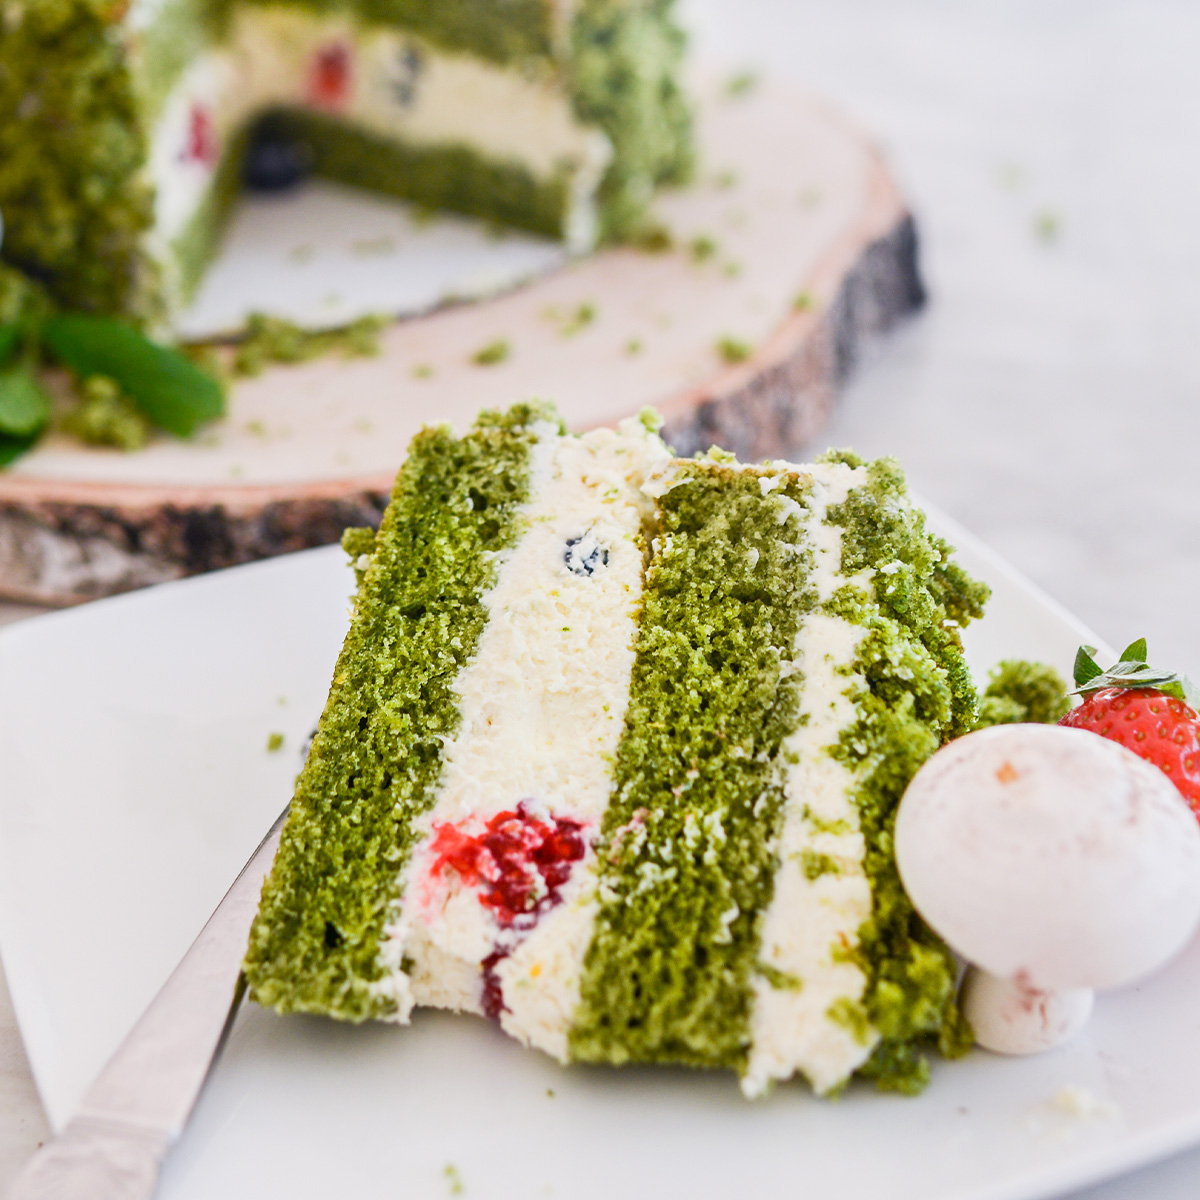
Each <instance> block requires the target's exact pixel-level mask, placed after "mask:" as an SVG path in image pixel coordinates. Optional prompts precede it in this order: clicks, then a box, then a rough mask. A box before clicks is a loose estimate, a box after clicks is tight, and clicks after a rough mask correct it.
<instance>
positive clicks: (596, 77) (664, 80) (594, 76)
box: [568, 0, 695, 241]
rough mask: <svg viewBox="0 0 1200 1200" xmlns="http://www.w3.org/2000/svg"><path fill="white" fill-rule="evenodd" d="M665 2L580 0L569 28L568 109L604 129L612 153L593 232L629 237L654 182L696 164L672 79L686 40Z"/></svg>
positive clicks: (677, 178)
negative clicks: (597, 224)
mask: <svg viewBox="0 0 1200 1200" xmlns="http://www.w3.org/2000/svg"><path fill="white" fill-rule="evenodd" d="M672 8H673V4H672V0H582V3H581V4H580V6H579V11H578V13H577V14H576V16H575V19H574V21H573V22H572V26H571V60H570V63H569V66H568V73H569V82H570V87H571V92H572V95H573V97H574V105H575V112H576V114H577V115H578V117H579V118H580V119H581V120H582V121H585V122H589V123H595V124H597V125H599V126H600V128H601V129H603V130H604V132H605V133H607V134H608V137H609V140H610V141H611V142H612V145H613V158H612V162H611V163H610V164H609V167H608V170H607V172H606V173H605V176H604V180H603V182H602V183H601V186H600V232H601V237H602V238H604V239H606V240H610V241H611V240H625V239H631V238H635V237H636V236H637V235H638V234H639V233H640V232H641V231H642V230H643V228H644V220H645V212H646V206H647V205H648V204H649V202H650V197H651V193H652V192H653V190H654V188H655V187H657V186H658V185H660V184H682V183H686V182H688V180H689V179H690V178H691V176H692V173H693V170H694V168H695V157H694V150H693V144H692V117H691V109H690V107H689V105H688V101H687V98H686V97H685V95H684V94H683V91H682V89H681V88H680V85H679V76H680V73H681V68H682V61H683V52H684V46H685V42H686V39H685V37H684V35H683V33H682V31H681V30H680V29H679V27H678V25H676V23H675V21H674V18H673V15H672Z"/></svg>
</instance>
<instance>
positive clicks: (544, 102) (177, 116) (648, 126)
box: [0, 0, 691, 323]
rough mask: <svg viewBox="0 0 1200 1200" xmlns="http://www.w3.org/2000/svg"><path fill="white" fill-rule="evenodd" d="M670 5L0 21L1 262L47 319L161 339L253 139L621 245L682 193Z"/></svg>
mask: <svg viewBox="0 0 1200 1200" xmlns="http://www.w3.org/2000/svg"><path fill="white" fill-rule="evenodd" d="M670 10H671V0H505V2H504V3H498V2H497V0H346V2H344V3H338V4H327V3H324V2H323V0H290V2H284V0H132V3H126V2H124V0H21V2H20V3H6V4H4V6H3V9H2V14H0V15H2V28H3V36H0V212H2V213H3V214H4V222H5V240H4V245H3V251H2V254H3V257H4V258H5V259H6V260H8V261H9V262H11V263H12V264H14V265H15V266H18V267H19V268H21V269H22V270H24V271H26V272H27V273H29V274H30V275H32V276H33V277H35V278H37V279H39V280H40V281H42V282H43V283H45V284H46V285H47V286H48V288H49V290H50V292H51V294H52V295H53V297H54V299H55V300H56V301H57V302H58V303H60V304H61V305H63V306H64V307H67V308H70V309H76V310H82V311H90V312H102V313H111V314H117V315H122V316H126V317H130V318H133V319H135V320H138V321H150V322H151V323H161V322H163V321H164V320H168V319H169V317H170V314H171V313H172V312H174V311H177V310H178V308H179V307H180V306H181V305H183V304H185V303H186V301H187V299H188V298H189V296H190V295H191V293H192V292H193V290H194V289H195V287H196V285H197V283H198V281H199V280H200V279H201V277H202V276H203V273H204V270H205V268H206V266H207V265H208V263H209V262H210V260H211V259H212V257H213V255H214V253H215V251H216V248H217V246H218V243H219V239H220V234H221V230H222V227H223V224H224V221H225V219H226V217H227V215H228V212H229V210H230V205H231V202H232V200H233V198H234V197H235V195H236V194H237V192H238V190H239V187H240V185H241V179H242V176H243V172H244V170H245V168H246V166H247V162H246V160H247V155H248V154H253V153H254V148H255V147H256V146H260V145H263V144H266V145H267V146H268V147H270V146H278V145H279V144H284V145H287V144H294V145H297V146H299V147H301V149H302V151H303V154H304V157H305V160H306V166H307V167H309V168H311V169H312V170H313V171H315V172H316V173H317V174H320V175H323V176H327V177H329V178H331V179H335V180H338V181H341V182H344V183H348V184H356V185H361V186H363V187H366V188H371V189H374V190H377V191H379V192H384V193H388V194H391V195H394V196H398V197H401V198H404V199H407V200H411V201H415V202H417V203H419V204H421V205H424V206H427V207H431V208H439V209H449V210H453V211H457V212H461V213H466V214H470V215H474V216H477V217H483V218H488V219H492V220H495V221H498V222H501V223H504V224H507V225H511V226H515V227H518V228H521V229H526V230H530V231H532V232H535V233H539V234H543V235H547V236H550V237H554V238H560V239H562V240H563V241H564V242H566V244H567V245H568V246H569V247H570V248H571V249H572V250H574V251H583V250H587V249H590V248H591V246H592V245H593V244H595V242H596V241H597V240H598V239H601V238H611V237H618V236H621V235H623V234H627V233H629V232H630V231H631V230H633V229H634V228H635V227H636V225H637V223H638V221H639V219H640V217H641V214H642V212H643V210H644V207H645V205H646V203H647V201H648V200H649V198H650V195H651V192H652V191H653V189H654V187H655V186H656V185H658V184H659V183H662V182H666V181H679V180H682V179H683V178H685V177H686V175H687V174H688V171H689V168H690V157H691V151H690V140H689V138H690V123H689V115H688V110H687V107H686V104H685V101H684V99H683V97H682V95H681V93H680V91H679V88H678V86H677V83H676V75H677V72H678V70H679V65H680V61H681V55H682V36H681V35H680V33H679V31H678V29H677V28H676V27H675V25H674V24H673V22H672V19H671V11H670ZM250 165H251V166H252V167H253V166H254V164H253V163H251V164H250ZM266 170H267V173H268V174H270V172H271V168H270V166H269V165H268V166H267V168H266ZM252 173H253V172H252Z"/></svg>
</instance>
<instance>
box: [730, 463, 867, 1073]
mask: <svg viewBox="0 0 1200 1200" xmlns="http://www.w3.org/2000/svg"><path fill="white" fill-rule="evenodd" d="M809 470H810V471H811V473H812V477H813V492H812V502H811V507H810V511H809V515H808V520H807V523H806V528H805V533H806V537H807V539H808V542H809V544H810V545H811V547H812V552H813V572H812V582H813V587H814V588H815V591H816V599H817V606H818V607H817V610H816V611H814V612H813V613H812V614H810V615H809V616H808V618H807V619H806V620H805V622H804V625H803V627H802V628H801V630H800V632H799V634H798V636H797V638H796V649H795V659H794V661H793V663H792V664H791V668H790V669H791V670H793V671H795V672H796V673H797V674H799V675H800V676H801V677H802V678H803V681H804V686H803V691H802V692H801V699H800V713H799V723H798V725H797V726H796V728H795V729H794V730H793V731H792V732H791V733H790V734H789V735H788V736H787V738H786V739H785V740H784V743H783V754H782V759H783V764H782V771H783V775H784V791H785V795H786V803H785V808H784V817H783V827H782V829H781V831H780V836H779V843H778V846H777V851H776V853H777V855H778V858H779V866H778V868H777V870H776V872H775V881H774V894H773V895H772V897H771V902H770V904H769V906H768V907H767V910H766V912H765V913H764V914H763V918H762V924H761V927H760V937H761V946H760V949H759V961H760V963H762V964H765V966H766V968H768V969H767V971H766V972H760V973H758V974H756V975H755V976H754V978H753V980H752V986H753V988H754V1011H753V1016H752V1019H751V1044H750V1053H749V1058H748V1061H747V1065H746V1073H745V1074H744V1075H743V1077H742V1089H743V1091H744V1092H745V1093H746V1094H747V1095H749V1096H756V1095H760V1094H761V1093H762V1092H763V1091H765V1090H766V1088H767V1086H768V1084H769V1082H770V1081H771V1080H772V1079H778V1080H781V1079H787V1078H790V1076H791V1075H793V1074H794V1073H795V1072H796V1071H800V1072H802V1073H803V1074H804V1075H805V1076H806V1077H807V1078H808V1080H809V1081H810V1082H811V1083H812V1085H813V1087H814V1089H815V1090H816V1091H818V1092H825V1091H828V1090H829V1089H830V1088H831V1087H835V1086H836V1085H838V1084H839V1083H842V1082H843V1081H844V1080H845V1079H847V1078H848V1077H849V1076H850V1074H851V1073H852V1072H853V1071H854V1070H855V1069H856V1068H858V1067H859V1066H861V1065H862V1063H863V1062H864V1061H866V1059H867V1058H868V1057H869V1055H870V1053H871V1051H872V1049H873V1048H874V1046H875V1043H876V1042H877V1041H878V1035H877V1034H875V1033H874V1031H869V1032H867V1033H866V1034H865V1035H860V1036H855V1033H854V1032H852V1031H851V1030H849V1029H847V1027H846V1026H845V1024H843V1023H840V1022H838V1021H836V1020H834V1019H832V1018H831V1016H830V1008H831V1006H833V1005H834V1004H836V1003H837V1002H838V1001H839V1000H846V999H849V1000H852V1001H854V1002H859V1001H861V999H862V995H863V990H864V988H865V986H866V976H865V975H864V974H863V972H862V969H861V968H860V967H859V966H858V965H857V964H856V963H854V962H853V961H851V960H850V959H848V957H847V952H848V951H851V950H853V949H854V947H855V946H856V945H857V941H858V930H859V927H860V926H861V925H862V923H863V922H864V921H865V920H866V919H867V918H868V917H869V916H870V915H871V883H870V880H869V879H868V878H867V877H866V874H865V873H864V871H863V857H864V855H865V852H866V846H865V843H864V841H863V836H862V833H861V831H860V829H859V825H858V810H857V808H856V807H855V804H854V799H853V790H854V783H855V780H854V775H853V774H852V772H851V771H850V770H848V769H847V767H846V766H845V765H844V764H843V763H842V762H839V761H838V760H837V759H835V758H834V757H833V755H832V754H831V750H833V749H834V748H835V747H836V746H837V744H838V739H839V737H840V735H841V734H842V733H843V731H845V730H846V729H848V728H849V727H850V726H851V725H852V724H853V722H854V720H855V718H856V716H857V712H856V709H855V705H854V699H853V697H854V693H856V692H859V691H861V690H863V689H864V688H865V687H866V681H865V680H864V679H863V678H862V677H861V676H856V675H854V674H852V673H851V672H850V668H851V666H852V664H853V662H854V658H855V654H856V651H857V649H858V644H859V641H860V640H861V637H862V634H863V630H862V629H861V628H860V627H858V626H855V625H853V624H851V622H849V621H847V620H846V619H845V618H844V617H840V616H836V615H830V614H827V613H824V612H822V611H821V606H822V605H824V604H825V603H826V602H827V601H829V600H830V599H831V598H832V597H833V595H834V594H835V593H836V592H837V591H838V590H839V589H840V588H842V587H859V588H865V587H866V586H867V585H868V584H869V582H870V578H871V574H872V573H871V572H870V571H869V570H864V571H860V572H858V573H857V574H856V575H855V576H854V577H853V578H850V577H847V576H845V575H843V574H842V571H841V550H842V535H841V530H840V529H839V528H838V527H837V526H835V525H831V524H829V523H828V522H827V521H826V515H827V513H828V510H829V508H830V507H831V506H832V505H835V504H840V503H843V502H844V501H845V499H846V497H847V495H848V494H849V492H850V490H851V488H853V487H858V486H862V485H863V484H864V483H865V482H866V472H865V471H864V470H863V469H862V468H851V467H848V466H846V465H844V464H840V463H837V464H819V465H816V466H814V467H811V468H809Z"/></svg>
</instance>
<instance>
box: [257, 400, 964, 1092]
mask: <svg viewBox="0 0 1200 1200" xmlns="http://www.w3.org/2000/svg"><path fill="white" fill-rule="evenodd" d="M348 547H349V548H350V549H351V550H352V552H353V553H354V554H355V555H356V561H357V568H358V572H359V589H358V596H357V599H356V601H355V609H354V617H353V621H352V625H351V630H350V633H349V635H348V636H347V639H346V644H345V647H344V649H343V651H342V655H341V658H340V659H339V662H338V666H337V670H336V674H335V677H334V682H333V687H332V690H331V692H330V696H329V701H328V703H327V705H326V709H325V712H324V714H323V715H322V717H321V721H320V725H319V728H318V731H317V734H316V737H315V739H314V741H313V745H312V750H311V752H310V754H309V757H308V761H307V763H306V765H305V768H304V771H303V773H302V774H301V776H300V779H299V781H298V785H297V791H296V797H295V800H294V801H293V804H292V809H291V813H290V815H289V817H288V821H287V823H286V825H285V828H284V834H283V841H282V844H281V847H280V851H279V855H278V858H277V860H276V863H275V866H274V869H273V871H272V873H271V875H270V877H269V879H268V881H267V884H266V886H265V889H264V894H263V902H262V908H261V911H260V913H259V916H258V920H257V922H256V924H255V927H254V931H253V935H252V938H251V944H250V950H249V953H248V956H247V960H246V970H247V975H248V978H249V981H250V985H251V988H252V993H253V995H254V996H255V998H256V999H257V1000H258V1001H259V1002H260V1003H263V1004H267V1005H271V1006H273V1007H275V1008H277V1009H279V1010H281V1011H294V1010H302V1011H308V1012H319V1013H327V1014H330V1015H332V1016H336V1017H341V1018H345V1019H349V1020H362V1019H365V1018H369V1017H378V1018H384V1019H390V1020H395V1021H401V1022H405V1021H407V1020H408V1019H409V1015H410V1013H411V1011H412V1009H413V1007H414V1006H415V1005H434V1006H438V1007H445V1008H453V1009H460V1010H465V1011H468V1012H475V1013H481V1014H484V1015H486V1016H489V1017H491V1018H492V1019H494V1020H496V1021H498V1022H499V1024H500V1026H501V1027H502V1028H503V1029H505V1030H506V1031H507V1032H508V1033H510V1034H512V1035H513V1036H514V1037H517V1038H519V1039H520V1040H521V1041H523V1042H525V1043H527V1044H528V1045H531V1046H536V1047H538V1048H540V1049H542V1050H545V1051H546V1052H548V1053H550V1054H552V1055H554V1056H555V1057H556V1058H558V1059H560V1060H563V1061H585V1062H607V1063H618V1064H619V1063H624V1062H667V1063H686V1064H691V1065H696V1066H723V1067H729V1068H732V1069H733V1070H735V1071H737V1072H738V1073H739V1074H740V1075H741V1077H742V1084H743V1088H744V1090H745V1091H746V1092H747V1094H749V1095H757V1094H759V1093H761V1092H762V1091H763V1090H765V1089H766V1088H767V1087H768V1086H769V1084H770V1083H771V1082H772V1081H773V1080H776V1079H786V1078H789V1077H790V1076H792V1075H793V1074H796V1073H799V1074H802V1075H804V1076H805V1077H806V1078H807V1079H808V1080H809V1081H810V1082H811V1083H812V1085H813V1086H814V1088H815V1089H816V1090H817V1091H819V1092H827V1091H829V1090H830V1089H833V1088H836V1087H838V1086H840V1085H841V1084H843V1083H844V1082H845V1081H846V1080H847V1079H848V1078H849V1077H850V1076H851V1075H852V1074H854V1073H855V1072H859V1073H862V1074H864V1075H868V1076H871V1077H874V1078H875V1079H877V1080H878V1081H879V1082H880V1083H881V1084H883V1085H885V1086H890V1087H894V1088H899V1089H902V1090H912V1089H915V1088H917V1087H919V1086H920V1085H921V1083H922V1082H923V1081H924V1078H925V1075H926V1073H927V1066H926V1064H925V1060H924V1057H923V1054H922V1047H923V1046H924V1045H926V1044H940V1046H941V1048H942V1049H943V1050H944V1051H946V1052H948V1053H950V1052H954V1051H955V1050H956V1049H958V1048H960V1047H961V1045H962V1038H963V1028H962V1024H961V1021H960V1019H959V1017H958V1014H957V1010H956V1007H955V1003H954V983H955V966H954V963H953V961H952V959H951V957H950V955H949V953H948V952H947V950H946V949H945V947H944V946H943V945H942V944H941V943H940V942H939V941H938V939H937V938H936V937H935V936H934V935H933V934H932V933H931V932H930V931H929V930H928V929H927V928H926V927H925V926H924V925H923V924H922V923H921V922H920V920H919V919H918V918H917V917H916V915H915V913H914V912H913V910H912V907H911V905H910V904H909V903H908V900H907V898H906V897H905V895H904V893H903V891H902V889H901V888H900V885H899V881H898V879H897V876H896V871H895V866H894V863H893V861H892V857H891V821H892V815H893V811H894V808H895V806H896V804H897V802H898V800H899V797H900V794H901V792H902V791H903V789H904V787H905V785H906V783H907V782H908V780H909V778H910V777H911V776H912V774H913V773H914V772H915V771H916V769H917V767H918V766H919V765H920V764H921V763H922V762H923V761H924V760H925V759H926V758H927V757H928V756H929V755H930V754H931V753H932V752H933V751H934V750H935V749H936V748H937V747H938V745H939V744H940V743H941V742H943V741H945V740H946V739H948V738H949V737H951V736H956V735H958V734H961V733H963V732H965V731H966V730H967V729H969V728H970V726H971V723H972V720H973V717H974V712H975V692H974V689H973V687H972V685H971V681H970V679H969V677H968V674H967V670H966V667H965V665H964V663H963V659H962V655H961V651H960V646H959V638H958V630H959V628H960V626H961V625H962V624H963V623H964V622H966V621H967V620H969V619H970V618H972V617H974V616H977V615H978V614H979V612H980V610H981V605H982V600H983V597H984V595H985V594H986V589H984V588H983V587H982V586H981V585H979V584H976V583H973V582H972V581H970V580H969V579H968V578H966V576H965V575H963V573H962V572H961V571H960V570H959V569H958V568H957V567H956V566H955V565H954V564H953V562H952V561H951V560H950V558H949V550H948V547H946V546H945V545H944V544H943V543H942V542H940V541H939V540H938V539H936V538H934V537H932V536H930V535H928V534H927V533H925V531H924V522H923V516H922V514H921V513H920V512H919V511H918V510H915V509H914V508H913V507H912V506H911V505H910V504H909V502H908V500H907V497H906V494H905V491H904V483H903V478H902V476H901V474H900V472H899V470H898V468H897V467H896V466H895V464H894V463H892V462H890V461H889V460H880V461H878V462H874V463H863V462H861V461H860V460H858V459H857V458H855V457H854V456H852V455H849V454H838V455H831V456H828V457H826V458H825V459H824V460H822V461H820V462H818V463H815V464H812V465H808V466H793V465H790V464H786V463H773V464H767V465H764V466H759V467H749V466H744V465H741V464H739V463H737V462H735V461H733V460H732V458H729V457H728V456H724V455H721V454H717V453H714V454H712V455H710V456H708V457H705V458H700V459H695V460H679V459H675V458H673V457H672V456H671V455H670V453H669V451H668V450H667V449H666V447H665V446H664V445H663V444H662V442H661V441H660V440H659V439H658V437H657V436H656V434H655V433H654V432H653V431H652V430H651V429H649V428H648V427H647V426H646V425H645V424H643V423H639V422H636V421H630V422H625V423H623V424H622V426H621V427H620V429H619V430H617V431H615V432H614V431H611V430H597V431H593V432H591V433H588V434H584V435H582V436H574V435H567V434H564V433H563V432H562V430H561V428H560V426H559V424H558V422H557V419H556V418H555V416H554V414H553V412H552V411H551V410H549V409H546V408H542V407H536V406H518V407H516V408H514V409H512V410H510V411H509V412H508V413H507V414H504V415H497V414H484V415H483V416H482V417H481V418H480V419H479V422H478V423H477V424H476V426H475V427H474V428H473V429H472V430H471V431H470V432H469V433H467V434H466V435H465V436H464V437H461V438H459V437H456V436H454V435H453V434H452V433H451V432H450V431H449V430H447V429H445V428H441V429H428V430H426V431H424V432H423V433H422V434H420V435H419V436H418V437H417V438H416V439H415V441H414V443H413V445H412V447H411V449H410V453H409V457H408V460H407V462H406V463H405V466H404V468H403V470H402V471H401V473H400V476H399V478H398V480H397V483H396V488H395V491H394V493H393V498H392V503H391V505H390V507H389V509H388V511H387V514H386V516H385V517H384V521H383V524H382V526H381V528H380V530H379V532H378V534H377V535H374V534H371V533H369V532H368V531H358V532H356V533H354V534H353V535H352V536H351V537H350V538H349V539H348Z"/></svg>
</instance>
